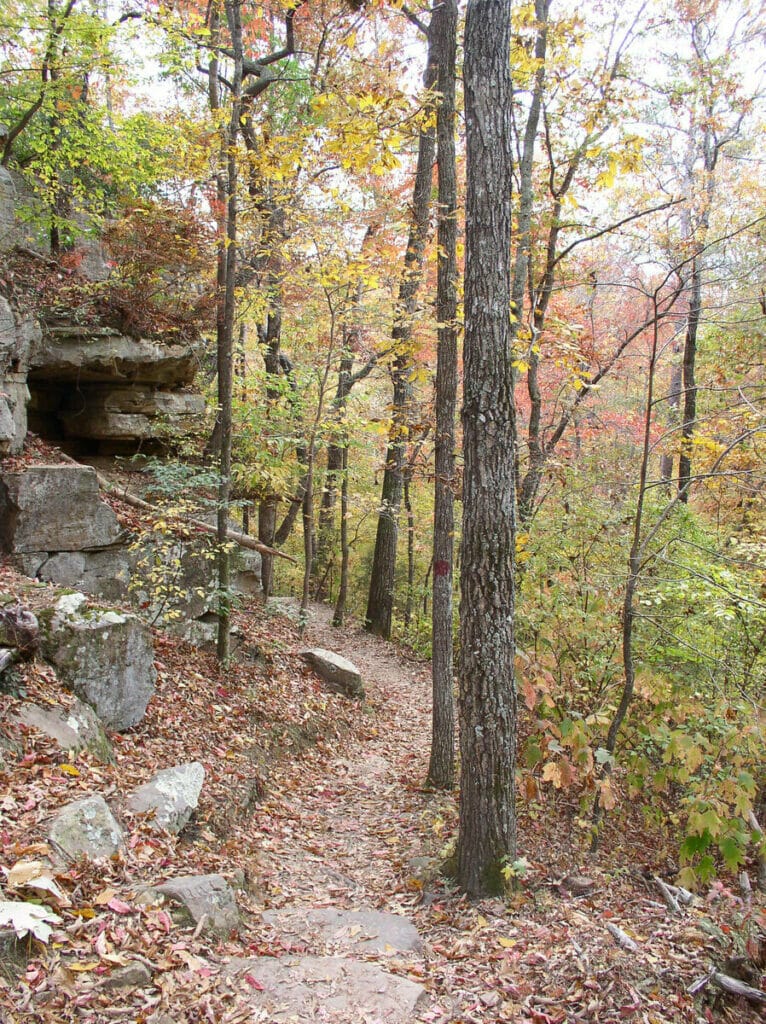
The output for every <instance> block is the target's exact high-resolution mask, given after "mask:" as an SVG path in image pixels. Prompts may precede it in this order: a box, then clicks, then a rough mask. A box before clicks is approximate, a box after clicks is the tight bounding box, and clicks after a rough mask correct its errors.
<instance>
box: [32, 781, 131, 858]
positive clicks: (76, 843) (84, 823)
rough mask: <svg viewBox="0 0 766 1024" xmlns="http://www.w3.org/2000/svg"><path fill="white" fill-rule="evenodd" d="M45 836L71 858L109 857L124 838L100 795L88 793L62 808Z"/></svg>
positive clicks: (117, 850)
mask: <svg viewBox="0 0 766 1024" xmlns="http://www.w3.org/2000/svg"><path fill="white" fill-rule="evenodd" d="M48 838H49V840H50V842H51V843H53V844H54V846H55V848H57V849H59V850H61V851H62V852H63V853H64V855H65V856H66V857H68V858H71V859H72V860H76V859H77V858H78V857H87V858H88V859H89V860H98V859H99V858H102V857H112V856H114V854H116V853H118V852H119V851H120V850H122V849H124V846H125V837H124V836H123V834H122V829H121V828H120V826H119V825H118V824H117V822H116V821H115V818H114V815H113V814H112V812H111V811H110V810H109V807H108V806H107V803H106V801H105V800H104V798H103V797H102V796H98V795H95V796H89V797H85V799H83V800H75V801H74V803H71V804H67V805H66V806H65V807H63V808H62V809H61V810H60V811H59V813H58V814H57V815H56V817H55V818H54V819H53V823H52V824H51V827H50V829H49V830H48Z"/></svg>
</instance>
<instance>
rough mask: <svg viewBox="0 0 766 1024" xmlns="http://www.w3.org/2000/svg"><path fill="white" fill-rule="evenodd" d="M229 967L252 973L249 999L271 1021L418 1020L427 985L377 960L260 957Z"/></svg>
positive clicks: (385, 1023)
mask: <svg viewBox="0 0 766 1024" xmlns="http://www.w3.org/2000/svg"><path fill="white" fill-rule="evenodd" d="M227 973H230V974H234V975H237V976H240V977H241V976H242V975H246V976H247V978H248V979H249V983H248V987H247V988H246V987H245V986H244V985H243V990H245V991H247V998H248V1002H249V1003H250V1004H251V1005H252V1006H253V1008H254V1009H256V1010H258V1011H259V1012H260V1013H262V1014H264V1015H265V1016H267V1018H268V1020H269V1021H270V1022H274V1024H281V1022H282V1021H285V1022H286V1021H294V1020H300V1021H312V1020H327V1019H330V1020H333V1021H344V1022H345V1021H348V1022H352V1021H353V1022H355V1024H356V1022H358V1021H367V1020H369V1021H375V1022H376V1024H405V1022H408V1021H412V1020H414V1017H415V1014H416V1013H417V1011H418V1009H419V1008H420V1007H421V1006H422V1004H423V1003H424V1002H425V1000H426V998H427V996H426V990H425V989H424V988H423V986H422V985H418V984H417V983H416V982H414V981H410V980H409V979H408V978H401V977H399V976H398V975H396V974H389V973H388V972H387V971H384V970H382V969H381V968H380V967H378V966H377V965H375V964H371V963H365V962H364V961H358V960H346V959H344V958H343V957H329V956H323V957H318V956H285V957H280V958H279V959H276V958H274V957H255V958H252V959H247V960H245V959H234V960H232V961H230V963H229V965H228V968H227Z"/></svg>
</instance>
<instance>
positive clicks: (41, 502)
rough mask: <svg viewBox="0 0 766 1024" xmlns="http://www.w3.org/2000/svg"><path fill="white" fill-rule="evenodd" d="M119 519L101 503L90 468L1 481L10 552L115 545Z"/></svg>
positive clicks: (49, 469) (2, 524)
mask: <svg viewBox="0 0 766 1024" xmlns="http://www.w3.org/2000/svg"><path fill="white" fill-rule="evenodd" d="M120 534H121V530H120V526H119V524H118V522H117V517H116V516H115V514H114V512H112V510H111V509H110V508H109V506H108V505H107V504H105V503H104V502H102V501H101V500H100V499H99V493H98V482H97V480H96V472H95V470H94V469H91V467H90V466H32V467H30V468H28V469H26V470H23V471H18V472H10V473H3V475H2V477H0V546H2V548H3V550H4V551H11V552H33V551H38V552H39V551H41V550H44V551H81V550H83V549H87V548H102V547H108V546H109V545H111V544H114V543H115V542H116V541H117V540H118V539H119V537H120Z"/></svg>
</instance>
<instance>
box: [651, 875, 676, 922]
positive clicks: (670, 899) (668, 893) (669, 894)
mask: <svg viewBox="0 0 766 1024" xmlns="http://www.w3.org/2000/svg"><path fill="white" fill-rule="evenodd" d="M652 877H653V879H654V884H655V885H656V886H657V888H658V889H659V890H660V892H661V893H662V898H663V899H664V900H665V902H666V903H667V905H668V908H669V909H670V910H671V911H672V912H673V913H674V914H680V913H681V904H680V903H679V902H678V900H677V899H676V897H675V894H674V893H673V890H672V888H671V887H670V886H669V885H667V883H665V882H663V881H662V879H661V878H658V876H657V875H653V876H652Z"/></svg>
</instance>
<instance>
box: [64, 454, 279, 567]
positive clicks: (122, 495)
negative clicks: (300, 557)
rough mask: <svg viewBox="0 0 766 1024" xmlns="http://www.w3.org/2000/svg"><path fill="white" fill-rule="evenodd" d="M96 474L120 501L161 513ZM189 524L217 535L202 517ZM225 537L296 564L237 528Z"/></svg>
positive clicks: (106, 488)
mask: <svg viewBox="0 0 766 1024" xmlns="http://www.w3.org/2000/svg"><path fill="white" fill-rule="evenodd" d="M61 457H62V459H64V460H65V461H66V462H71V463H72V465H74V466H80V465H82V463H80V462H77V461H76V460H75V459H70V458H69V456H68V455H62V456H61ZM94 472H95V474H96V480H97V481H98V485H99V487H101V488H102V489H103V490H105V491H108V492H109V493H110V494H114V495H115V497H117V498H119V499H120V501H124V502H125V504H126V505H131V506H132V507H133V508H138V509H141V511H142V512H149V513H150V514H151V515H155V516H158V515H161V514H162V513H161V512H160V510H159V509H158V508H157V506H156V505H151V504H150V503H149V502H148V501H144V499H143V498H139V497H138V496H137V495H136V494H131V493H130V491H128V490H127V489H125V488H122V487H117V485H116V484H113V483H112V481H111V480H107V478H106V477H105V476H102V475H101V473H99V472H98V470H94ZM188 524H189V526H193V527H194V528H195V529H197V530H201V531H202V532H203V533H208V534H210V535H211V536H217V534H218V528H217V527H216V526H212V525H211V524H210V523H206V522H204V521H203V520H202V519H189V520H188ZM226 539H227V540H230V541H232V542H233V543H234V544H237V545H238V546H239V547H241V548H250V550H251V551H257V552H258V553H259V554H261V555H271V556H272V557H273V558H284V559H286V560H287V561H288V562H292V563H293V565H297V564H298V562H297V559H295V558H293V556H292V555H287V554H285V552H284V551H279V550H277V548H270V547H269V546H268V544H263V543H262V542H261V541H259V540H255V538H253V537H248V535H247V534H246V533H239V532H237V530H227V531H226Z"/></svg>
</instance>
